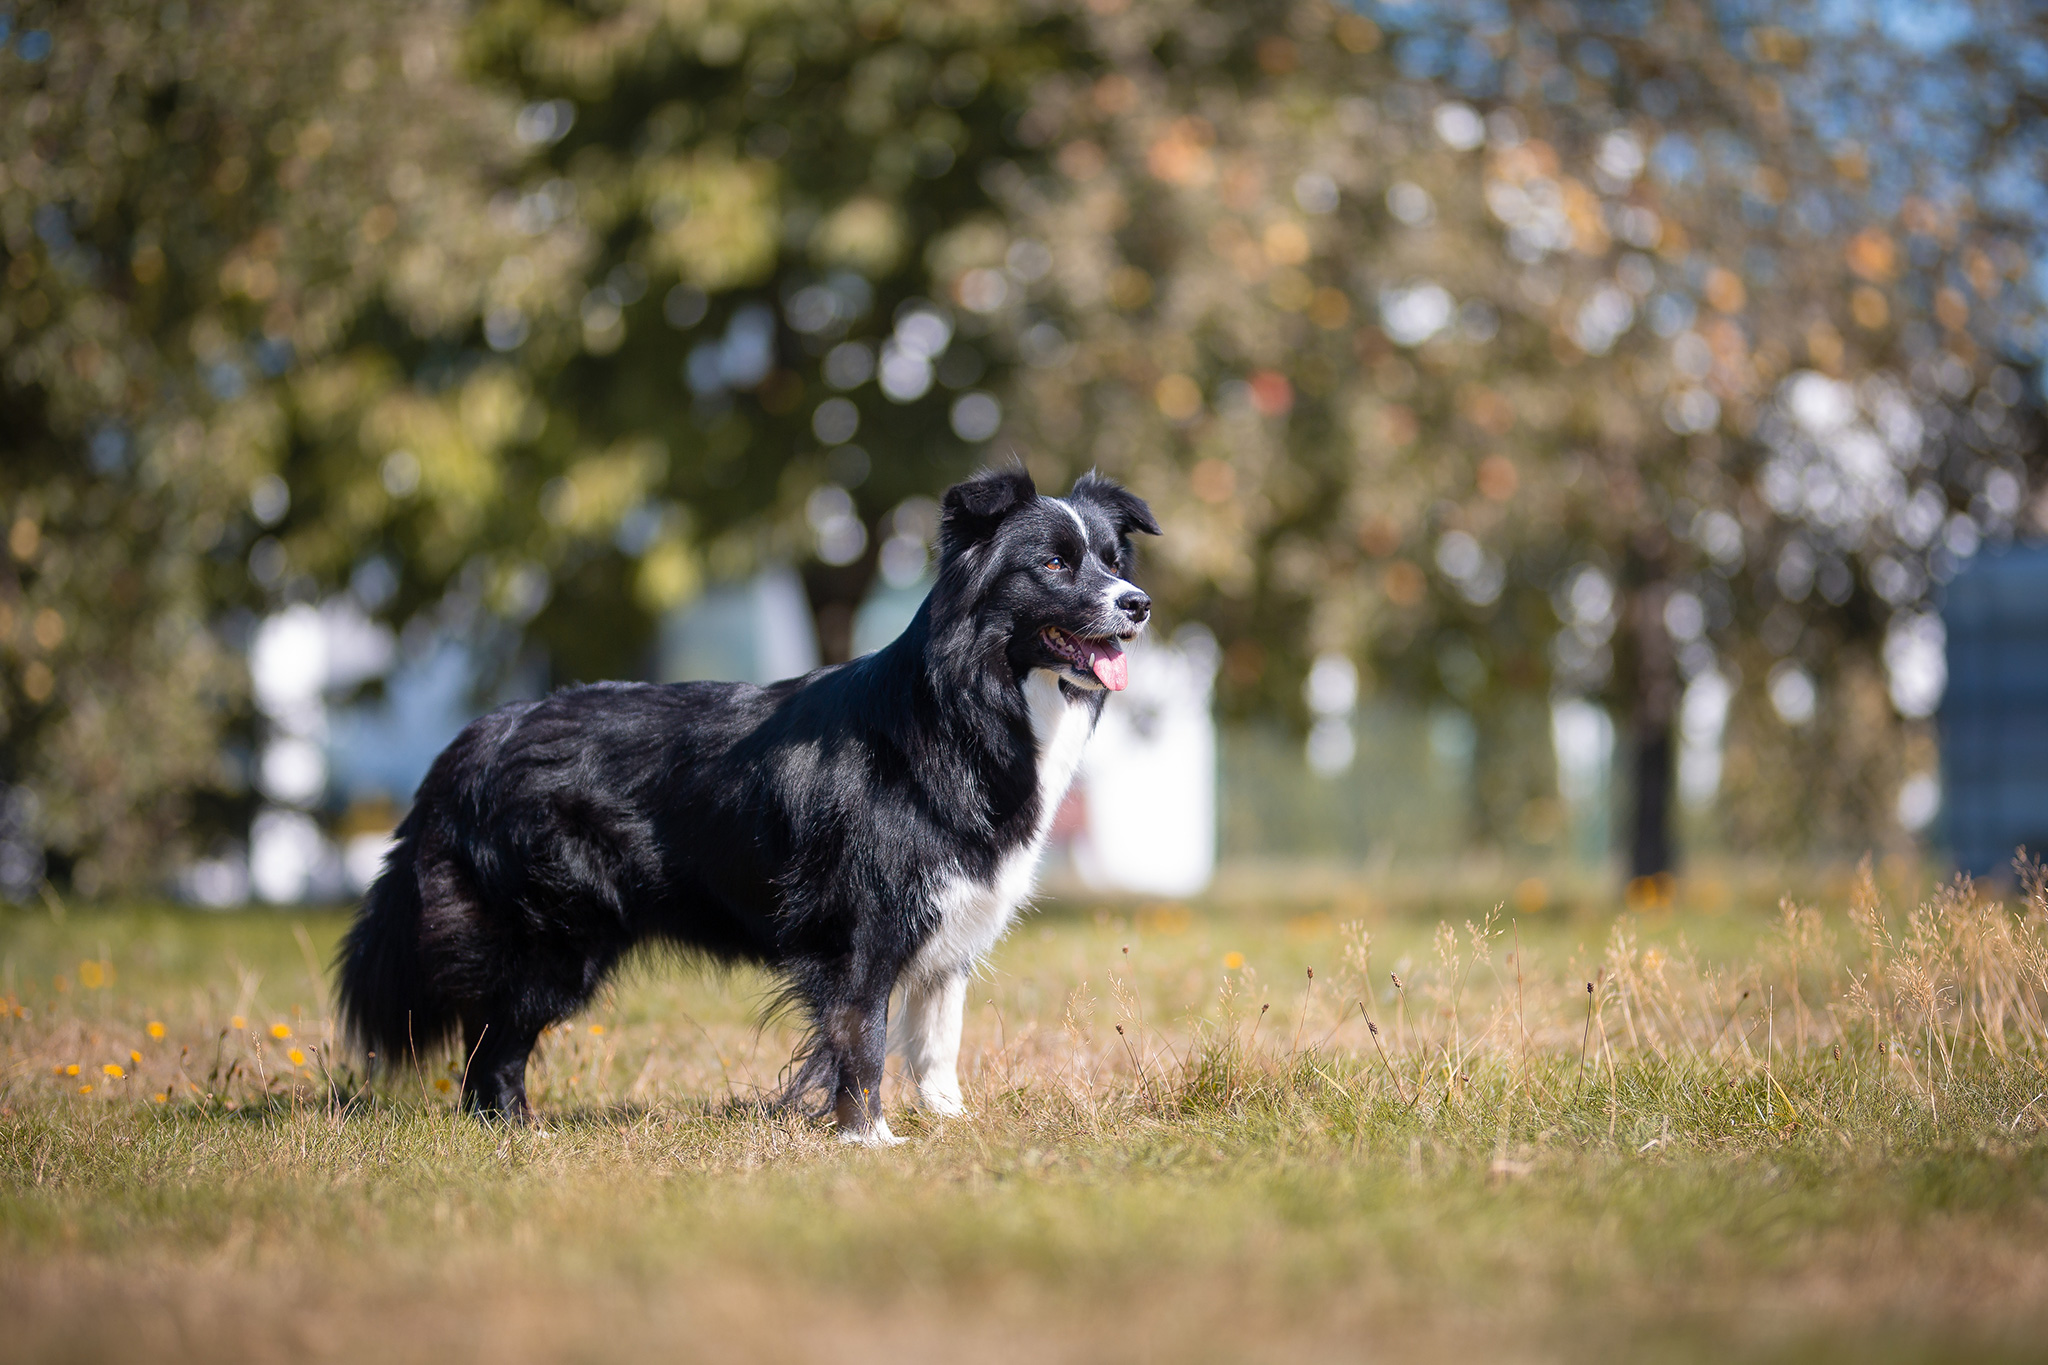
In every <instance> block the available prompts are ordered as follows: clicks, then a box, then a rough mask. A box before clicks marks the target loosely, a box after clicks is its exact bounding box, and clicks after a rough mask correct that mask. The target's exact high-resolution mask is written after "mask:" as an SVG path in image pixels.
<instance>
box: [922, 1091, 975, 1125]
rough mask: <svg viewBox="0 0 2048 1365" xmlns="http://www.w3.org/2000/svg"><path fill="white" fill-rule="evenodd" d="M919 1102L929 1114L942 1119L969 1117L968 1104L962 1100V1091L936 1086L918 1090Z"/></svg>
mask: <svg viewBox="0 0 2048 1365" xmlns="http://www.w3.org/2000/svg"><path fill="white" fill-rule="evenodd" d="M917 1102H918V1104H919V1105H920V1106H922V1107H923V1109H924V1111H925V1112H926V1113H928V1114H931V1115H934V1116H935V1117H938V1118H942V1119H964V1118H966V1117H968V1113H967V1106H966V1105H965V1104H963V1103H961V1101H960V1091H959V1090H958V1089H957V1088H956V1089H950V1090H941V1089H938V1088H937V1087H934V1088H932V1089H929V1090H924V1089H921V1090H919V1091H918V1092H917Z"/></svg>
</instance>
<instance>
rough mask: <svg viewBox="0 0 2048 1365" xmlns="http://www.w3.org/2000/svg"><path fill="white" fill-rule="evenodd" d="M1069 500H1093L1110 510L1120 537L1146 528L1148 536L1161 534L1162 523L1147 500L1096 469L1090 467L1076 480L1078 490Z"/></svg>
mask: <svg viewBox="0 0 2048 1365" xmlns="http://www.w3.org/2000/svg"><path fill="white" fill-rule="evenodd" d="M1067 501H1068V502H1092V503H1094V504H1095V505H1096V506H1097V507H1100V508H1102V509H1103V510H1104V511H1105V512H1107V513H1109V516H1110V520H1111V521H1114V522H1115V523H1116V533H1117V536H1118V538H1119V539H1121V538H1123V537H1125V536H1128V535H1130V533H1131V532H1133V531H1143V532H1144V533H1145V534H1146V535H1148V536H1156V535H1158V534H1159V523H1158V522H1157V521H1156V520H1154V519H1153V516H1152V509H1151V508H1150V507H1147V506H1146V505H1145V500H1144V499H1143V498H1141V497H1139V496H1138V495H1137V494H1136V493H1133V492H1132V491H1131V490H1130V489H1128V488H1125V487H1124V486H1123V485H1122V484H1120V483H1117V482H1115V481H1114V480H1111V479H1105V478H1103V477H1102V476H1101V475H1100V474H1097V473H1096V472H1095V471H1094V470H1092V469H1091V470H1089V471H1088V472H1087V473H1086V474H1083V475H1082V476H1081V477H1080V478H1078V479H1076V480H1074V491H1073V492H1071V493H1069V494H1067Z"/></svg>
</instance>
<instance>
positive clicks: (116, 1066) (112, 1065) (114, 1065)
mask: <svg viewBox="0 0 2048 1365" xmlns="http://www.w3.org/2000/svg"><path fill="white" fill-rule="evenodd" d="M100 1074H101V1075H103V1076H111V1077H113V1078H114V1079H115V1080H117V1081H118V1080H120V1079H121V1078H122V1077H123V1076H125V1075H127V1074H128V1073H127V1072H126V1071H124V1070H122V1068H121V1064H120V1063H119V1062H108V1063H107V1064H106V1065H105V1066H103V1067H101V1068H100Z"/></svg>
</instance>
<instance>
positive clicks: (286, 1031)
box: [270, 1024, 292, 1038]
mask: <svg viewBox="0 0 2048 1365" xmlns="http://www.w3.org/2000/svg"><path fill="white" fill-rule="evenodd" d="M270 1036H271V1037H273V1038H289V1037H291V1036H292V1030H291V1026H290V1025H289V1024H272V1025H271V1026H270Z"/></svg>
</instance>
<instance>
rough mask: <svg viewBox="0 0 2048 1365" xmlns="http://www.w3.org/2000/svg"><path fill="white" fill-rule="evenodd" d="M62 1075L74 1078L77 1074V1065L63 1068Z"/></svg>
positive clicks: (74, 1063)
mask: <svg viewBox="0 0 2048 1365" xmlns="http://www.w3.org/2000/svg"><path fill="white" fill-rule="evenodd" d="M64 1074H65V1075H67V1076H76V1075H77V1074H78V1063H77V1062H73V1063H72V1064H71V1065H70V1066H67V1067H65V1068H64Z"/></svg>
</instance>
